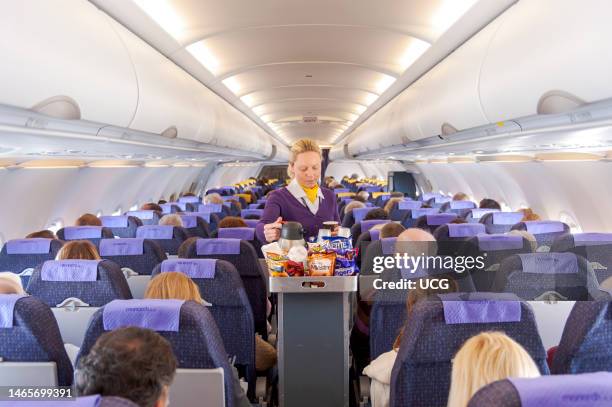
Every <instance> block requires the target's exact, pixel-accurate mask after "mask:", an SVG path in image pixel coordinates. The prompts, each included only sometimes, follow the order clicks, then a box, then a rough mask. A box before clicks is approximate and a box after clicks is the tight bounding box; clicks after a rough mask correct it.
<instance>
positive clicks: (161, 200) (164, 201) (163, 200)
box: [157, 199, 168, 205]
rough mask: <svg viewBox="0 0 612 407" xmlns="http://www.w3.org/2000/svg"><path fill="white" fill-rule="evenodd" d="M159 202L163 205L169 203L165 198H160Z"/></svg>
mask: <svg viewBox="0 0 612 407" xmlns="http://www.w3.org/2000/svg"><path fill="white" fill-rule="evenodd" d="M157 203H158V204H159V205H163V204H165V203H168V201H166V200H165V199H160V200H159V201H157Z"/></svg>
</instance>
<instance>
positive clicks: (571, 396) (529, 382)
mask: <svg viewBox="0 0 612 407" xmlns="http://www.w3.org/2000/svg"><path fill="white" fill-rule="evenodd" d="M508 380H509V381H510V382H511V383H512V385H513V386H514V388H515V389H516V391H517V393H518V395H519V398H520V399H521V407H577V406H606V405H610V400H612V386H611V385H610V383H612V373H610V372H596V373H582V374H572V375H551V376H542V377H538V378H532V379H527V378H508Z"/></svg>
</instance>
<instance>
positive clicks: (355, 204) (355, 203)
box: [344, 201, 365, 215]
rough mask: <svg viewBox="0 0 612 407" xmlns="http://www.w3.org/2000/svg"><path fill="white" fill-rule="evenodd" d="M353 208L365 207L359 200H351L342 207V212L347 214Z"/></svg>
mask: <svg viewBox="0 0 612 407" xmlns="http://www.w3.org/2000/svg"><path fill="white" fill-rule="evenodd" d="M355 208H365V204H364V203H363V202H361V201H351V202H349V203H347V204H346V206H345V207H344V214H345V215H347V214H349V213H351V211H352V210H353V209H355Z"/></svg>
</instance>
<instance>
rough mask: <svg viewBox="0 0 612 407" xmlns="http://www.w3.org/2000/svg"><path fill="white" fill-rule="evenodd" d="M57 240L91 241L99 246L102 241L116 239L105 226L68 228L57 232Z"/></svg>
mask: <svg viewBox="0 0 612 407" xmlns="http://www.w3.org/2000/svg"><path fill="white" fill-rule="evenodd" d="M57 238H58V239H60V240H64V241H70V240H89V241H90V242H91V243H93V244H95V245H96V246H98V245H99V244H100V240H102V239H114V238H115V235H114V234H113V231H112V230H111V229H110V228H107V227H104V226H66V227H63V228H61V229H60V230H58V231H57Z"/></svg>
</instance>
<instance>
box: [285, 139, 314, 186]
mask: <svg viewBox="0 0 612 407" xmlns="http://www.w3.org/2000/svg"><path fill="white" fill-rule="evenodd" d="M308 152H314V153H317V154H319V156H322V155H321V148H320V147H319V145H318V144H317V142H316V141H314V140H311V139H308V138H303V139H300V140H298V141H296V142H295V143H293V145H292V146H291V157H289V166H288V167H287V174H288V175H289V177H290V178H293V176H294V174H293V172H292V171H291V166H292V165H293V164H295V161H296V160H297V156H298V155H300V154H302V153H308Z"/></svg>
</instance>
